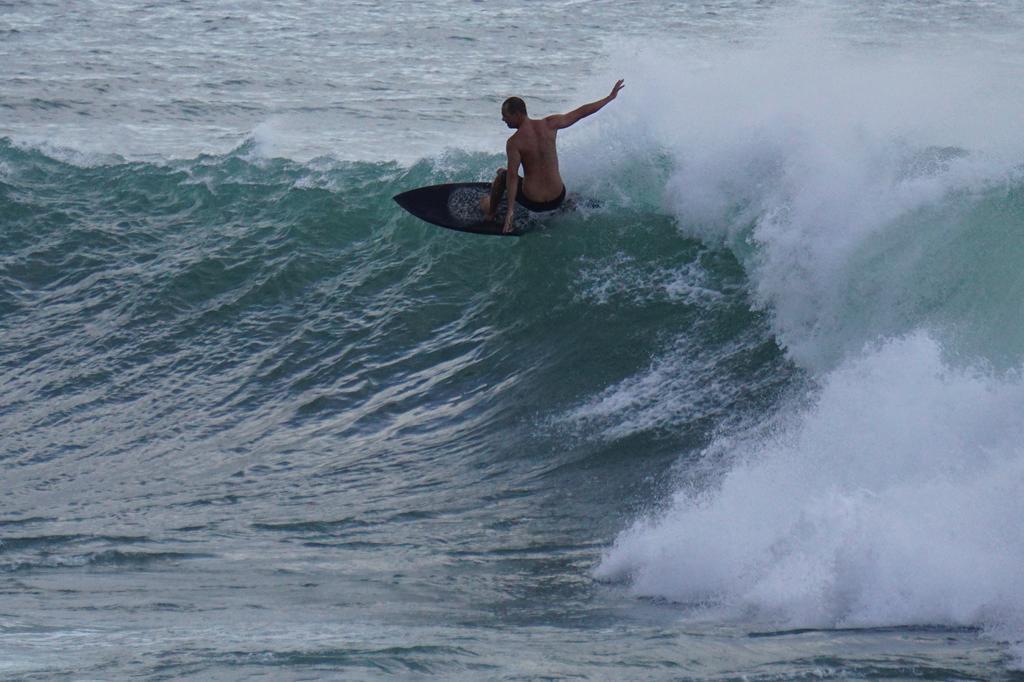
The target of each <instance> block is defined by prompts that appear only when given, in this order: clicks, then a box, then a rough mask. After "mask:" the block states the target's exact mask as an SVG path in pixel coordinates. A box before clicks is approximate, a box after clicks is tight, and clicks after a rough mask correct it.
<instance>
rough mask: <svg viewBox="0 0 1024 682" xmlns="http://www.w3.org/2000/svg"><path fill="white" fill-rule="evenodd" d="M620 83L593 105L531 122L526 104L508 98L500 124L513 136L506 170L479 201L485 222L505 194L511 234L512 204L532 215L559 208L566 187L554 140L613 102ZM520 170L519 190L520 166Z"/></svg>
mask: <svg viewBox="0 0 1024 682" xmlns="http://www.w3.org/2000/svg"><path fill="white" fill-rule="evenodd" d="M623 87H624V86H623V81H622V80H619V81H617V82H616V83H615V86H614V87H613V88H612V91H611V93H610V94H609V95H608V96H607V97H604V98H603V99H599V100H597V101H596V102H591V103H589V104H584V105H583V106H581V107H578V108H576V109H573V110H572V111H570V112H569V113H567V114H555V115H553V116H547V117H545V118H540V119H535V118H530V117H529V116H528V115H527V114H526V103H525V102H523V100H521V99H519V98H518V97H509V98H508V99H507V100H505V102H504V104H502V105H501V120H503V121H504V122H505V124H506V125H507V126H508V127H509V128H515V130H516V132H515V133H513V135H512V137H510V138H508V142H507V143H505V153H506V154H507V155H508V168H499V169H498V172H497V175H496V176H495V178H494V182H493V183H492V184H491V193H490V195H489V196H486V197H484V198H483V199H481V201H480V207H481V208H482V209H483V211H484V213H485V214H486V215H487V219H488V220H494V218H495V210H496V207H497V205H498V202H499V201H501V195H502V194H503V193H505V192H506V190H507V192H508V205H509V211H508V213H507V214H506V216H505V224H504V231H505V232H511V231H512V217H513V211H512V210H511V209H512V207H513V205H514V203H513V202H515V201H519V203H520V204H522V205H523V206H525V207H526V208H528V209H529V210H531V211H550V210H554V209H555V208H558V206H559V205H561V203H562V200H563V199H564V198H565V184H564V183H563V182H562V176H561V174H560V173H559V172H558V149H557V147H556V144H555V138H556V136H557V135H558V131H559V130H561V129H562V128H568V127H569V126H571V125H572V124H574V123H576V122H577V121H579V120H580V119H582V118H586V117H587V116H590V115H591V114H594V113H596V112H597V111H599V110H600V109H601V108H602V107H604V106H605V105H606V104H608V102H611V101H612V100H613V99H615V97H616V95H618V94H619V90H621V89H622V88H623ZM520 165H522V167H523V178H522V183H521V184H522V187H520V186H519V185H520V179H519V166H520Z"/></svg>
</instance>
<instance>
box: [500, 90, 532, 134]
mask: <svg viewBox="0 0 1024 682" xmlns="http://www.w3.org/2000/svg"><path fill="white" fill-rule="evenodd" d="M525 119H526V102H524V101H523V100H521V99H520V98H518V97H509V98H508V99H507V100H505V101H504V103H502V105H501V120H502V121H504V122H505V125H507V126H508V127H509V128H518V127H519V126H521V125H522V124H523V121H524V120H525Z"/></svg>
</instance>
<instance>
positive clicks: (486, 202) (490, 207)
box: [480, 168, 508, 220]
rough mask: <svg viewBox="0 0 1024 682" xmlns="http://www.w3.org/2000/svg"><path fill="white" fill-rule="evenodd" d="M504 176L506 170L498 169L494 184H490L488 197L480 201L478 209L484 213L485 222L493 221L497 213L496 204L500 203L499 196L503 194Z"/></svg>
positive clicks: (506, 172)
mask: <svg viewBox="0 0 1024 682" xmlns="http://www.w3.org/2000/svg"><path fill="white" fill-rule="evenodd" d="M506 175H508V170H507V169H505V168H499V169H498V172H497V174H496V175H495V176H494V182H492V183H491V194H490V196H486V197H482V198H481V199H480V209H481V210H482V211H483V212H484V216H485V217H486V218H487V220H494V218H495V215H494V214H495V213H497V211H498V203H499V202H500V201H501V195H502V194H504V193H505V176H506Z"/></svg>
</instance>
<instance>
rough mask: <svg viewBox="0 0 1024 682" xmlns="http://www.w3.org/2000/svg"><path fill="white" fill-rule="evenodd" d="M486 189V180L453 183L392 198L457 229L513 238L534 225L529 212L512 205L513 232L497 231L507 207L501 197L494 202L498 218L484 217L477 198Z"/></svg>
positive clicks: (415, 212)
mask: <svg viewBox="0 0 1024 682" xmlns="http://www.w3.org/2000/svg"><path fill="white" fill-rule="evenodd" d="M490 191H491V185H490V183H487V182H455V183H450V184H446V185H431V186H429V187H420V188H418V189H411V190H409V191H408V192H402V193H401V194H397V195H395V201H396V202H398V205H399V206H401V207H402V208H404V209H405V210H406V211H408V212H409V213H412V214H413V215H414V216H416V217H417V218H419V219H420V220H425V221H427V222H428V223H433V224H434V225H440V226H441V227H446V228H448V229H449V230H458V231H459V232H473V233H476V234H493V235H499V236H502V235H504V236H513V237H515V236H519V235H521V234H523V233H524V232H529V231H530V230H531V229H533V228H534V227H535V222H534V221H533V220H532V219H531V218H530V212H529V211H527V210H526V209H525V208H523V207H522V206H519V205H516V206H515V215H514V216H513V218H512V221H513V222H512V228H513V231H512V232H510V233H508V234H505V233H503V232H502V231H501V230H502V228H503V227H504V220H505V207H506V206H507V203H506V202H505V200H504V199H502V201H501V204H499V205H498V211H497V216H498V219H497V220H484V212H483V211H481V210H480V199H481V198H482V197H484V196H486V195H487V193H488V192H490Z"/></svg>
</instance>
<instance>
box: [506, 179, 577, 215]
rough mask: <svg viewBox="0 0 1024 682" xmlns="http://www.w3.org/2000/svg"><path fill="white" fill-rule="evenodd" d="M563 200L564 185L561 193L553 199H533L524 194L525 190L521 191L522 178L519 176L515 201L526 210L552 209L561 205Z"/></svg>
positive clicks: (535, 211)
mask: <svg viewBox="0 0 1024 682" xmlns="http://www.w3.org/2000/svg"><path fill="white" fill-rule="evenodd" d="M563 201H565V185H562V193H561V194H559V195H558V196H557V197H555V198H554V199H551V200H550V201H533V200H532V199H529V198H528V197H527V196H526V192H524V191H523V179H522V178H519V191H518V192H516V203H517V204H519V205H520V206H522V207H523V208H525V209H526V210H527V211H533V212H534V213H544V212H546V211H554V210H555V209H556V208H558V207H559V206H561V205H562V202H563Z"/></svg>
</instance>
